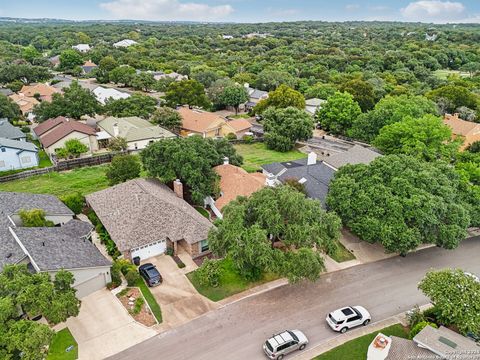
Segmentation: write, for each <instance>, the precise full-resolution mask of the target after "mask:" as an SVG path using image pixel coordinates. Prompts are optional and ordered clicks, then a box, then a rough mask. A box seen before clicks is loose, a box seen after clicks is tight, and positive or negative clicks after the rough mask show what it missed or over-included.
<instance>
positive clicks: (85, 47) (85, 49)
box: [72, 44, 90, 53]
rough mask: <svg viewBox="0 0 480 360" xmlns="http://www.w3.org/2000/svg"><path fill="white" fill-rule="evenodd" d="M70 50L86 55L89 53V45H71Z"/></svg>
mask: <svg viewBox="0 0 480 360" xmlns="http://www.w3.org/2000/svg"><path fill="white" fill-rule="evenodd" d="M72 49H74V50H77V51H80V52H81V53H86V52H89V51H90V45H88V44H78V45H73V46H72Z"/></svg>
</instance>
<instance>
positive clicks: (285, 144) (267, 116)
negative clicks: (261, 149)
mask: <svg viewBox="0 0 480 360" xmlns="http://www.w3.org/2000/svg"><path fill="white" fill-rule="evenodd" d="M263 128H264V130H265V143H266V144H267V147H268V148H269V149H273V150H277V151H283V152H285V151H289V150H291V149H293V147H294V146H295V142H296V141H297V140H308V139H309V138H311V137H312V133H313V120H312V117H311V116H310V115H309V114H308V113H307V112H306V111H305V110H300V109H297V108H295V107H287V108H285V109H277V108H273V107H271V108H268V109H267V110H266V111H265V112H264V113H263Z"/></svg>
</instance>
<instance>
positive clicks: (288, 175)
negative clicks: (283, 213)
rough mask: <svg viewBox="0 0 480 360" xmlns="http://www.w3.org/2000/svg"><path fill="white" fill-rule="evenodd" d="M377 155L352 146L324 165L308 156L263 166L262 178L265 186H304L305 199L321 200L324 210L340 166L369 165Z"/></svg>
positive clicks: (325, 160) (324, 161) (313, 157)
mask: <svg viewBox="0 0 480 360" xmlns="http://www.w3.org/2000/svg"><path fill="white" fill-rule="evenodd" d="M379 156H381V155H380V154H379V153H377V152H375V151H373V150H370V149H368V148H365V147H363V146H360V145H354V146H353V147H351V148H350V149H349V150H347V151H345V152H342V153H338V154H335V155H332V156H329V157H327V158H326V159H324V160H323V161H318V160H317V154H316V153H314V152H311V153H309V154H308V157H307V158H303V159H299V160H295V161H286V162H282V163H272V164H266V165H262V169H263V174H264V175H265V176H267V184H268V185H270V186H276V185H279V184H283V183H285V182H286V181H287V180H289V179H294V180H297V181H298V182H299V183H300V184H303V185H304V187H305V191H306V193H307V196H308V197H309V198H312V199H317V200H320V202H321V203H322V205H323V206H325V200H326V198H327V194H328V190H329V186H330V182H331V181H332V179H333V177H334V176H335V172H336V171H337V170H338V169H340V168H341V167H342V166H343V165H347V164H351V165H355V164H369V163H370V162H372V161H373V160H374V159H375V158H377V157H379Z"/></svg>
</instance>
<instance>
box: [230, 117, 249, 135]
mask: <svg viewBox="0 0 480 360" xmlns="http://www.w3.org/2000/svg"><path fill="white" fill-rule="evenodd" d="M227 125H228V126H230V127H231V128H232V129H233V130H235V131H234V134H235V135H237V139H242V138H243V137H244V136H245V135H253V134H252V132H251V131H250V129H251V128H252V123H250V121H248V120H247V119H241V118H240V119H233V120H230V119H227Z"/></svg>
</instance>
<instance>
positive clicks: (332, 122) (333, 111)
mask: <svg viewBox="0 0 480 360" xmlns="http://www.w3.org/2000/svg"><path fill="white" fill-rule="evenodd" d="M361 112H362V110H361V109H360V106H359V105H358V103H357V102H356V101H355V100H354V99H353V96H352V95H351V94H349V93H346V92H344V93H341V92H338V91H337V92H336V93H335V94H333V95H332V96H330V97H329V98H328V100H327V102H326V104H324V105H322V108H321V109H320V110H317V112H316V113H315V119H316V120H317V121H318V122H319V123H320V125H321V126H322V128H323V129H325V130H327V131H329V132H331V133H332V134H341V135H345V134H346V132H347V130H348V129H350V127H351V126H352V123H353V122H354V121H355V119H356V118H357V117H358V116H359V115H360V114H361Z"/></svg>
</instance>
